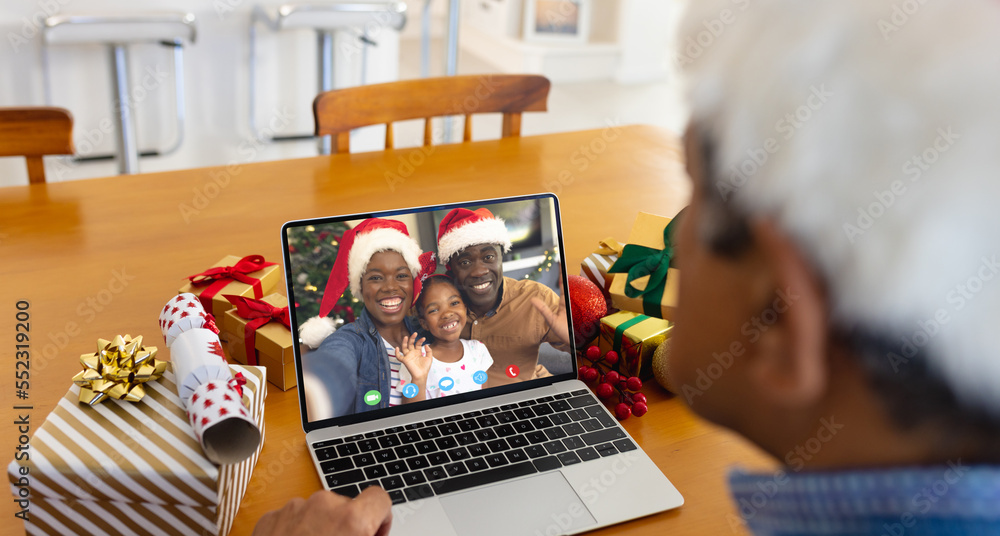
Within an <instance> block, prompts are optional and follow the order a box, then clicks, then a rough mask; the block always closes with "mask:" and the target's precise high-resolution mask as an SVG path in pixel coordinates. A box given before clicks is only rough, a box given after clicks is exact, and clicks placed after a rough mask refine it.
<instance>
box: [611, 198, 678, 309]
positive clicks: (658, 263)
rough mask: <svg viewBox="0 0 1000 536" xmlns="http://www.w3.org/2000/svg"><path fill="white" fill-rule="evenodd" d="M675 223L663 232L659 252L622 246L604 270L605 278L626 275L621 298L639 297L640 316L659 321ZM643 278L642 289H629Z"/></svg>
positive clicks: (653, 249) (672, 222) (635, 245)
mask: <svg viewBox="0 0 1000 536" xmlns="http://www.w3.org/2000/svg"><path fill="white" fill-rule="evenodd" d="M677 220H678V218H676V217H675V218H674V219H672V220H670V223H668V224H667V226H666V227H664V228H663V244H664V248H663V249H656V248H650V247H646V246H640V245H637V244H626V245H625V247H624V248H623V249H622V253H621V255H620V256H619V257H618V260H617V261H615V263H614V264H612V265H611V268H608V273H609V274H628V276H627V278H626V279H625V295H626V296H628V297H629V298H638V297H639V296H642V312H643V313H644V314H646V316H653V317H656V318H660V317H662V313H661V310H660V303H661V302H662V301H663V292H664V291H665V290H666V288H667V270H669V269H670V261H671V259H673V256H674V244H673V242H672V241H671V239H670V235H671V233H672V230H673V227H674V223H676V222H677ZM646 276H648V277H649V280H648V281H646V286H645V288H638V287H636V286H634V285H633V283H634V282H635V281H636V280H638V279H641V278H643V277H646Z"/></svg>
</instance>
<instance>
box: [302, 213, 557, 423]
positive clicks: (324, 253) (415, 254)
mask: <svg viewBox="0 0 1000 536" xmlns="http://www.w3.org/2000/svg"><path fill="white" fill-rule="evenodd" d="M555 211H556V207H555V203H554V202H553V200H552V199H551V198H549V197H541V198H530V199H517V200H510V201H503V202H499V203H492V204H478V205H465V206H452V207H450V208H446V209H443V210H425V209H416V210H415V211H413V212H408V213H395V214H392V215H388V216H384V217H375V218H365V219H353V220H344V221H338V220H326V221H324V222H322V223H310V222H300V223H297V224H293V225H289V226H288V227H286V229H285V233H286V236H285V239H286V244H287V251H286V255H287V257H286V258H287V259H288V267H289V272H290V276H291V287H292V288H291V292H290V298H291V299H290V300H289V301H290V302H292V304H294V318H295V322H296V324H297V325H298V326H299V335H300V340H301V342H302V344H301V345H300V350H301V352H302V371H303V379H302V383H301V385H300V387H299V388H300V389H302V393H301V395H302V396H303V397H304V398H305V401H306V407H307V413H308V415H307V420H308V421H309V422H315V421H320V420H324V419H330V418H337V417H343V416H347V415H352V414H356V413H360V412H364V411H372V410H376V409H385V408H392V407H398V406H402V405H410V404H420V403H422V402H425V401H430V400H436V399H440V398H443V397H448V396H453V395H456V394H461V393H471V392H478V391H481V390H483V389H489V388H491V387H497V386H502V385H509V384H512V383H518V382H525V381H529V380H533V379H536V378H544V377H547V376H553V375H559V374H566V373H569V372H572V371H573V360H572V356H571V355H570V351H571V348H572V346H571V344H570V342H569V340H568V339H569V338H570V335H569V328H568V326H567V319H566V317H565V315H564V314H563V315H560V314H559V305H560V284H559V280H560V278H561V271H560V268H559V265H560V263H561V260H562V259H561V254H560V251H559V247H558V244H559V239H558V234H557V230H558V226H557V215H556V213H555ZM543 310H547V311H548V313H549V314H546V312H545V311H543ZM554 325H555V328H554V327H553V326H554Z"/></svg>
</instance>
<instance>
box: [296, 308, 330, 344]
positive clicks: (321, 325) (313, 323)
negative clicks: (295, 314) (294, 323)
mask: <svg viewBox="0 0 1000 536" xmlns="http://www.w3.org/2000/svg"><path fill="white" fill-rule="evenodd" d="M336 330H337V325H336V324H335V323H334V322H333V319H332V318H330V317H328V316H326V317H322V318H320V317H318V316H314V317H312V318H310V319H309V320H306V321H305V322H304V323H303V324H302V325H301V326H299V341H301V342H302V344H305V345H306V346H308V347H309V348H312V349H313V350H315V349H316V348H319V345H320V344H323V341H324V340H325V339H326V338H327V337H329V336H330V335H332V334H333V332H334V331H336Z"/></svg>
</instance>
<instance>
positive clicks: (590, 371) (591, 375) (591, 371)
mask: <svg viewBox="0 0 1000 536" xmlns="http://www.w3.org/2000/svg"><path fill="white" fill-rule="evenodd" d="M600 375H601V373H599V372H597V369H595V368H590V367H588V368H587V375H586V376H585V377H584V378H583V381H585V382H587V383H590V382H592V381H595V380H597V378H598V376H600Z"/></svg>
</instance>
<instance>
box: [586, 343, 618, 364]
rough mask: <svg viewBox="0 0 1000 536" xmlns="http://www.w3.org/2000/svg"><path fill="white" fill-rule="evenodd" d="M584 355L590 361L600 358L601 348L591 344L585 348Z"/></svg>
mask: <svg viewBox="0 0 1000 536" xmlns="http://www.w3.org/2000/svg"><path fill="white" fill-rule="evenodd" d="M586 355H587V359H589V360H590V361H591V362H594V361H597V360H598V359H600V358H601V349H600V348H598V347H596V346H591V347H590V348H587V354H586ZM616 357H617V356H616Z"/></svg>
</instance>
